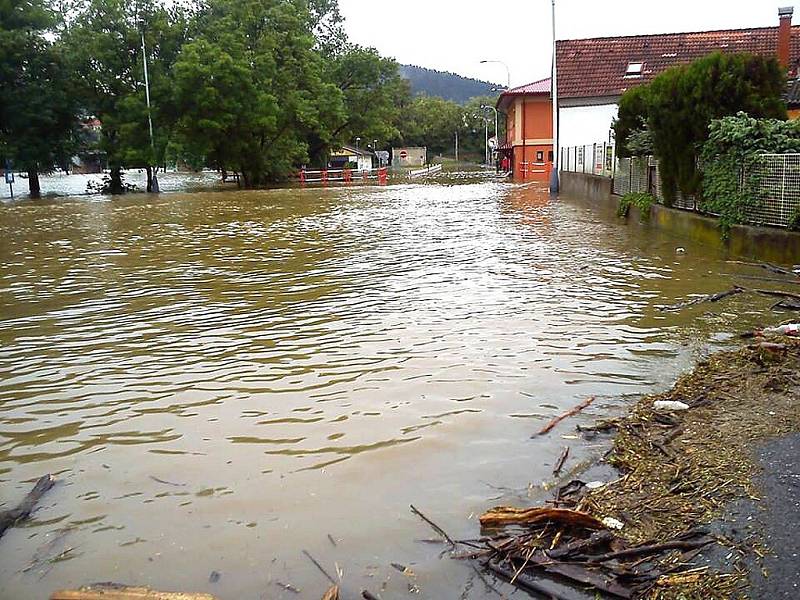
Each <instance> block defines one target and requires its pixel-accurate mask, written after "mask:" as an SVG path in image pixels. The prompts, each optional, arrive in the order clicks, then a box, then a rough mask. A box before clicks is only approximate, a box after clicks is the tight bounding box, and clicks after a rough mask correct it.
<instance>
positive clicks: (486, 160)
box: [472, 115, 489, 165]
mask: <svg viewBox="0 0 800 600" xmlns="http://www.w3.org/2000/svg"><path fill="white" fill-rule="evenodd" d="M472 117H473V118H474V119H482V120H483V136H484V148H483V159H484V164H486V165H488V164H489V119H487V118H486V117H485V116H484V115H472Z"/></svg>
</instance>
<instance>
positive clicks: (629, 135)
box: [615, 52, 786, 206]
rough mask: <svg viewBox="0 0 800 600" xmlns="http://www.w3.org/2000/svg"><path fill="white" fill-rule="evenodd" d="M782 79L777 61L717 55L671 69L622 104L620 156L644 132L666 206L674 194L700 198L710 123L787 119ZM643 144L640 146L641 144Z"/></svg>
mask: <svg viewBox="0 0 800 600" xmlns="http://www.w3.org/2000/svg"><path fill="white" fill-rule="evenodd" d="M785 81H786V77H785V75H784V73H783V70H782V68H781V66H780V65H779V64H778V61H777V60H776V59H775V58H764V57H759V56H754V55H750V54H722V53H720V52H716V53H714V54H710V55H708V56H706V57H704V58H700V59H698V60H696V61H694V62H693V63H690V64H688V65H680V66H677V67H672V68H671V69H668V70H667V71H665V72H663V73H661V74H660V75H659V76H657V77H656V78H655V79H654V80H653V81H652V82H650V83H649V84H648V85H647V86H644V89H643V88H642V87H639V88H633V89H631V90H629V91H627V92H625V94H623V96H622V99H621V100H620V110H619V118H618V119H617V121H616V123H615V132H616V135H617V142H618V148H617V153H618V155H619V156H625V155H626V153H628V154H630V153H632V152H633V151H635V150H636V148H631V143H630V142H631V140H633V141H638V142H641V139H640V138H637V137H636V136H635V135H634V133H635V132H636V131H642V130H647V131H649V132H650V136H651V138H652V148H653V152H654V154H655V155H656V157H657V158H658V161H659V170H660V175H661V184H662V190H663V193H664V203H665V204H666V205H668V206H670V205H672V203H673V201H674V199H675V197H676V196H677V193H678V191H680V192H681V193H683V194H684V195H685V196H692V195H701V194H702V183H703V180H702V176H701V174H700V173H699V172H698V169H697V165H698V158H699V153H700V151H701V149H702V148H703V144H704V143H705V141H706V140H707V139H708V136H709V124H710V123H711V121H712V120H714V119H718V118H721V117H724V116H728V115H734V114H736V113H737V112H738V111H746V112H748V113H749V114H751V115H753V116H756V117H769V118H780V119H785V118H786V106H785V104H784V103H783V100H782V99H781V98H782V93H783V90H784V86H785ZM640 145H641V144H640Z"/></svg>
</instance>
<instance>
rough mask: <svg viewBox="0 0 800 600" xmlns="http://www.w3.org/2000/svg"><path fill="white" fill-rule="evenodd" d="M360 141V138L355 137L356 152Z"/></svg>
mask: <svg viewBox="0 0 800 600" xmlns="http://www.w3.org/2000/svg"><path fill="white" fill-rule="evenodd" d="M360 141H361V138H360V137H357V138H356V150H358V143H359V142H360Z"/></svg>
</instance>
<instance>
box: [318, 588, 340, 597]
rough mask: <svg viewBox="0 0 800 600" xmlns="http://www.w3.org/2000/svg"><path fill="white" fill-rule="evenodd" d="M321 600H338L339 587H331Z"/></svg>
mask: <svg viewBox="0 0 800 600" xmlns="http://www.w3.org/2000/svg"><path fill="white" fill-rule="evenodd" d="M322 600H339V586H338V585H332V586H331V587H330V588H329V589H328V591H327V592H325V595H324V596H323V597H322Z"/></svg>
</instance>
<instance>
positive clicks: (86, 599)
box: [50, 583, 217, 600]
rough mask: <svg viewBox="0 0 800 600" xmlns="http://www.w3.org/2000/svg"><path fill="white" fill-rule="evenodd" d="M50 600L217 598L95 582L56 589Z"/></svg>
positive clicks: (188, 599)
mask: <svg viewBox="0 0 800 600" xmlns="http://www.w3.org/2000/svg"><path fill="white" fill-rule="evenodd" d="M50 600H217V599H216V596H212V595H211V594H193V593H189V592H159V591H157V590H151V589H150V588H146V587H133V586H127V585H121V584H118V583H96V584H93V585H89V586H85V587H82V588H80V589H77V590H58V591H55V592H53V593H52V594H51V595H50Z"/></svg>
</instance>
